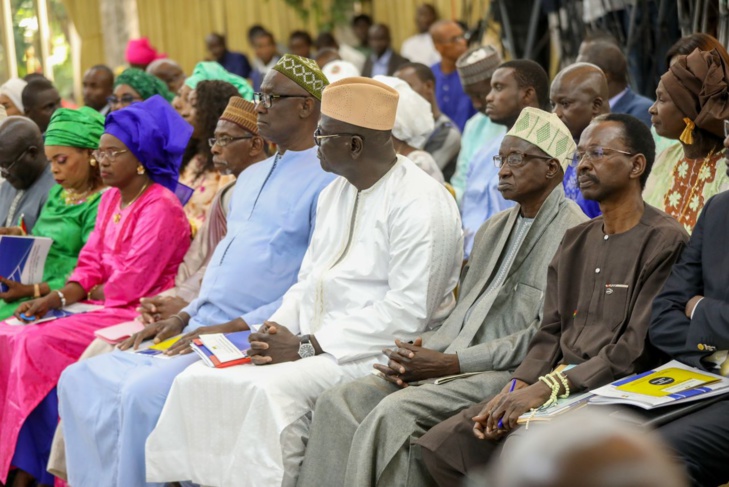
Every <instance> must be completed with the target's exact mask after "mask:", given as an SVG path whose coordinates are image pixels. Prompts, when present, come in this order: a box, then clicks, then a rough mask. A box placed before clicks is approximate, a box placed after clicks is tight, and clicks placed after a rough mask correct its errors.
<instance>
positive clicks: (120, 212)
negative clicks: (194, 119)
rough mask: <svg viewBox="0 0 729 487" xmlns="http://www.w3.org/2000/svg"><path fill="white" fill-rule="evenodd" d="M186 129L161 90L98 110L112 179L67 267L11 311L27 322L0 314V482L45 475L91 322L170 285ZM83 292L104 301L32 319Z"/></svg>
mask: <svg viewBox="0 0 729 487" xmlns="http://www.w3.org/2000/svg"><path fill="white" fill-rule="evenodd" d="M191 133H192V127H191V126H190V125H189V124H188V123H187V122H185V121H184V120H183V119H182V118H181V117H180V116H179V115H178V114H177V113H176V112H175V111H174V110H173V109H172V107H171V106H170V104H169V103H167V102H166V101H165V100H164V99H163V98H162V97H160V96H154V97H152V98H150V99H148V100H146V101H144V102H142V103H135V104H133V105H131V106H129V107H127V108H124V109H123V110H119V111H117V112H114V113H112V114H110V115H109V117H108V118H107V119H106V127H105V133H104V135H103V136H102V137H101V142H100V144H99V150H97V151H95V152H94V156H95V158H96V160H97V161H98V163H99V167H100V171H101V177H102V179H103V181H104V184H105V185H106V186H109V187H110V189H109V190H108V191H106V192H105V193H104V195H103V196H102V198H101V202H100V203H99V210H98V218H97V221H96V226H95V228H94V230H93V231H92V233H91V235H90V236H89V240H88V242H87V243H86V245H85V246H84V247H83V249H82V250H81V253H80V255H79V259H78V264H77V266H76V268H75V270H74V271H73V273H72V274H71V276H70V277H69V279H68V281H67V283H66V285H65V286H63V287H62V288H61V289H58V290H54V291H52V292H51V293H50V294H48V295H46V296H44V297H42V298H40V299H36V300H34V301H28V302H26V303H23V304H22V305H20V307H19V308H18V310H17V311H16V317H18V318H20V319H21V320H22V321H24V322H26V323H27V324H26V325H25V326H11V325H8V324H6V323H2V324H0V482H3V483H5V482H6V480H7V476H8V473H9V470H10V467H11V465H12V466H15V467H17V468H18V469H19V470H20V471H21V472H20V474H19V476H20V477H22V478H25V479H27V482H28V483H30V482H31V481H32V480H33V478H35V479H36V481H38V482H39V483H41V484H47V483H50V482H49V481H48V477H47V474H45V466H46V463H47V460H48V458H47V456H48V451H49V450H50V444H51V440H52V435H53V430H54V429H55V425H56V422H57V420H58V405H57V399H56V396H55V387H56V383H57V382H58V378H59V376H60V375H61V372H62V371H63V369H65V368H66V367H67V366H68V365H70V364H72V363H74V362H75V361H76V360H77V359H78V357H79V356H80V355H81V353H82V352H83V351H84V349H85V348H86V347H87V346H88V345H89V343H91V341H92V340H93V338H94V331H95V330H97V329H100V328H104V327H107V326H111V325H114V324H117V323H121V322H123V321H128V320H132V319H134V317H135V316H136V312H135V308H136V307H137V305H138V303H139V299H140V298H141V297H143V296H154V295H157V294H159V293H160V292H162V291H164V290H165V289H168V288H170V287H172V286H173V285H174V279H175V275H176V273H177V267H178V266H179V264H180V263H181V262H182V258H183V256H184V255H185V252H186V251H187V249H188V247H189V246H190V226H189V223H188V222H187V218H186V217H185V212H184V211H183V209H182V205H181V204H180V201H179V200H178V199H177V197H176V196H175V193H174V190H175V187H176V185H177V175H178V171H179V166H180V160H181V158H182V154H183V152H184V150H185V147H186V145H187V142H188V140H189V138H190V134H191ZM86 300H88V301H91V302H92V303H94V304H101V305H103V306H104V307H103V308H102V309H100V310H97V311H92V312H89V313H85V314H77V315H73V316H70V317H67V318H62V319H58V320H54V321H47V322H44V323H39V324H33V322H34V321H38V320H39V319H40V318H41V317H43V316H44V315H45V314H46V313H47V312H48V311H49V310H51V309H58V308H62V307H65V306H67V305H70V304H73V303H77V302H80V301H86ZM18 480H20V479H18ZM51 480H52V479H51ZM16 485H22V482H20V484H18V483H17V482H16Z"/></svg>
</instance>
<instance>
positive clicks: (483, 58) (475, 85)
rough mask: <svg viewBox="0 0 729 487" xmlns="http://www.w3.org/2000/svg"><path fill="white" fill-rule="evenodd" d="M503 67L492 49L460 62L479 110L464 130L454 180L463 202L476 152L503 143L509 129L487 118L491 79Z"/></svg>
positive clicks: (477, 49)
mask: <svg viewBox="0 0 729 487" xmlns="http://www.w3.org/2000/svg"><path fill="white" fill-rule="evenodd" d="M499 64H501V55H500V54H499V53H498V51H497V50H496V49H494V48H493V47H492V46H480V47H474V48H472V49H470V50H468V51H466V52H465V53H463V55H462V56H461V57H460V58H458V61H457V62H456V70H457V71H458V76H459V77H460V79H461V84H462V85H463V91H464V92H465V93H466V94H467V95H468V96H469V98H470V99H471V103H472V104H473V107H474V108H475V109H476V114H475V115H473V116H472V117H471V118H469V119H468V121H467V122H466V125H465V127H464V128H463V135H462V137H461V150H460V152H459V153H458V160H457V162H456V168H455V172H454V173H453V176H452V177H451V181H450V182H451V185H452V186H453V189H455V190H456V197H457V198H458V201H459V202H460V201H461V199H462V198H463V192H464V191H465V190H466V177H467V176H468V168H469V167H470V166H471V161H472V159H473V157H474V156H475V155H476V152H478V150H479V149H480V148H481V147H483V146H484V145H488V144H489V143H490V141H492V140H496V139H499V140H501V137H503V136H504V134H505V133H506V130H507V129H506V127H505V126H503V125H499V124H496V123H493V122H492V121H491V119H490V118H489V117H488V115H486V96H488V94H489V93H490V92H491V76H492V75H493V74H494V71H496V69H497V68H498V67H499Z"/></svg>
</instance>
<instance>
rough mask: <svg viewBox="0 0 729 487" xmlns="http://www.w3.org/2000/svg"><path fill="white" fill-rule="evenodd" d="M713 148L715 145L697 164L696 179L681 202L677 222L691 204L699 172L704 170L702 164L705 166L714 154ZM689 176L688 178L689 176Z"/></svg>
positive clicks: (699, 175)
mask: <svg viewBox="0 0 729 487" xmlns="http://www.w3.org/2000/svg"><path fill="white" fill-rule="evenodd" d="M714 150H716V147H713V148H712V149H711V152H709V155H708V156H706V157H705V158H704V160H703V161H701V166H699V172H698V173H697V174H696V181H694V184H692V185H691V191H689V194H688V198H686V199H685V201H684V203H683V208H681V211H680V212H679V214H678V221H679V222H680V221H681V220H683V217H684V215H685V214H686V210H688V208H689V205H690V204H691V200H692V199H693V198H694V193H695V192H696V187H697V186H698V184H699V181H700V180H701V173H702V172H703V171H704V166H706V163H707V161H710V160H711V157H712V156H713V155H714ZM689 178H690V176H689ZM689 180H690V179H689Z"/></svg>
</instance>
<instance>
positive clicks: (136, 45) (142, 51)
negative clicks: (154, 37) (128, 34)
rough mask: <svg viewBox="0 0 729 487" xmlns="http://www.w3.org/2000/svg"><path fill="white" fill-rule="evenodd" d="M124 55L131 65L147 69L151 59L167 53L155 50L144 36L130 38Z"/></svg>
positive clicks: (161, 56) (160, 57) (165, 55)
mask: <svg viewBox="0 0 729 487" xmlns="http://www.w3.org/2000/svg"><path fill="white" fill-rule="evenodd" d="M124 55H125V57H126V59H127V62H128V63H129V65H130V66H131V67H133V68H139V69H147V66H149V64H150V63H151V62H152V61H154V60H156V59H162V58H166V57H167V54H164V53H162V52H159V51H157V49H155V48H154V47H153V46H152V44H150V43H149V39H147V38H146V37H140V38H139V39H131V40H130V41H129V42H128V43H127V50H126V53H125V54H124Z"/></svg>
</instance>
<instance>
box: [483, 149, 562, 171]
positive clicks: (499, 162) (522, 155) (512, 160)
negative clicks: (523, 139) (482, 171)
mask: <svg viewBox="0 0 729 487" xmlns="http://www.w3.org/2000/svg"><path fill="white" fill-rule="evenodd" d="M529 157H534V158H536V159H544V160H547V161H548V160H550V159H554V157H549V156H538V155H537V154H528V153H526V152H518V151H514V152H509V153H508V154H506V155H505V156H502V155H501V154H499V155H497V156H494V166H496V167H497V168H498V169H501V168H502V167H504V164H508V165H509V167H521V166H523V165H524V162H525V161H526V159H527V158H529Z"/></svg>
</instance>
